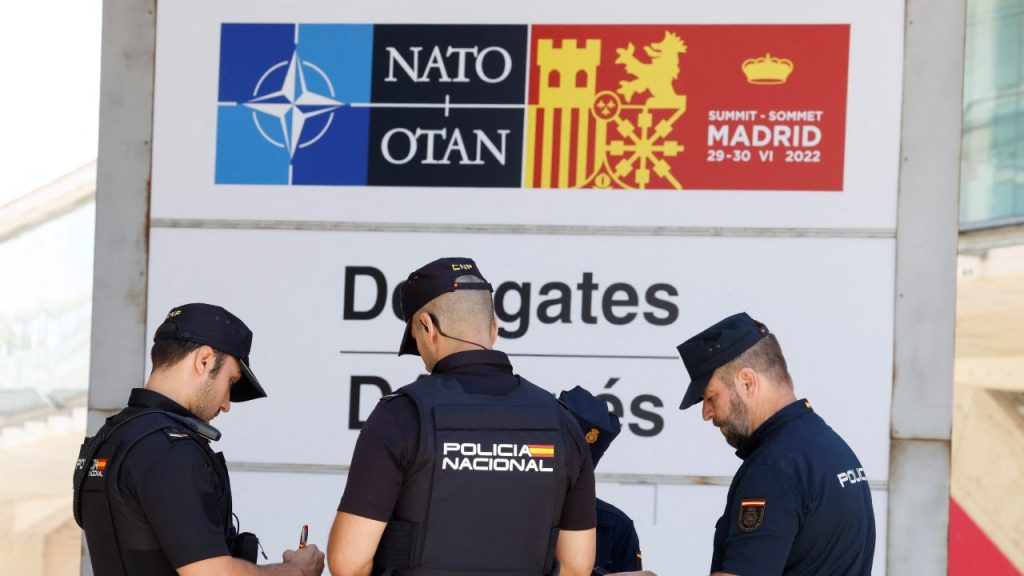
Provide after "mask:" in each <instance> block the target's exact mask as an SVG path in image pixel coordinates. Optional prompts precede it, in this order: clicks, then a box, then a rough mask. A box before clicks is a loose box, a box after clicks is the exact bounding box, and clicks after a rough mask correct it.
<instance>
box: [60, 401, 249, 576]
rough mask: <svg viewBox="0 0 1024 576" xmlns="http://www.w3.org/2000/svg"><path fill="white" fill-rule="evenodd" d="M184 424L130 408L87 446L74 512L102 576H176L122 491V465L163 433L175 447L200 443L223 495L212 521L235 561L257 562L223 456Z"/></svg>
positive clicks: (77, 470) (112, 419) (81, 455)
mask: <svg viewBox="0 0 1024 576" xmlns="http://www.w3.org/2000/svg"><path fill="white" fill-rule="evenodd" d="M185 420H186V419H185V418H184V417H182V416H180V415H177V414H173V413H170V412H165V411H162V410H158V409H152V408H131V407H130V408H127V409H125V410H123V411H121V412H120V413H118V414H116V415H114V416H111V417H110V418H108V419H107V421H106V423H105V424H104V425H103V427H102V428H100V430H99V431H97V433H96V436H93V437H90V438H86V439H85V442H83V444H82V448H81V451H80V452H79V458H78V462H77V464H76V468H75V475H74V484H75V486H74V488H75V494H74V508H75V510H74V512H75V520H76V521H77V522H78V524H79V526H81V527H82V528H83V529H84V530H85V538H86V542H87V543H88V546H89V553H90V558H91V560H92V567H93V572H94V573H95V574H96V575H97V576H107V575H116V576H128V575H130V574H152V575H161V574H168V575H171V574H177V571H176V570H175V569H174V567H173V566H171V565H170V562H169V560H168V559H167V557H166V555H164V554H163V552H162V551H161V550H160V546H159V542H158V541H157V540H156V537H155V535H154V533H153V530H152V527H149V525H148V522H147V521H146V519H145V518H144V517H143V518H139V517H138V515H137V514H135V513H133V510H134V508H133V505H132V504H131V503H130V502H129V501H128V500H127V499H126V495H125V494H124V492H123V491H122V489H121V485H120V483H121V481H122V477H121V470H122V464H123V463H124V462H125V461H126V459H127V456H128V454H129V452H130V451H131V450H132V448H134V447H135V446H136V445H137V444H138V443H139V442H140V441H141V440H143V439H144V438H146V437H148V436H149V435H151V434H154V433H158V432H160V433H166V434H168V436H169V437H170V438H173V439H175V441H182V442H196V443H197V444H199V445H200V446H201V447H202V448H203V453H204V454H205V455H206V458H207V465H208V466H209V468H210V470H211V478H210V481H211V483H212V484H214V485H215V487H216V488H217V492H218V493H219V494H220V497H219V498H217V500H216V502H215V507H216V510H215V511H213V514H214V516H213V517H215V518H223V519H224V526H225V534H224V538H225V542H226V543H227V544H228V549H229V550H231V554H232V556H236V557H240V558H245V559H247V560H250V561H251V562H255V561H256V546H257V545H258V543H257V542H256V541H255V536H252V535H250V536H251V541H248V540H250V539H249V538H245V539H244V540H246V541H244V542H243V539H242V538H240V536H239V535H238V534H237V532H236V530H235V527H234V524H233V523H232V522H231V486H230V482H229V478H228V472H227V466H226V465H225V462H224V457H223V455H222V454H220V453H214V452H213V450H212V449H211V448H210V446H209V443H208V442H207V441H206V439H204V438H203V437H202V436H200V435H199V434H197V433H196V432H195V431H193V430H190V429H188V428H186V427H185V426H182V425H181V423H182V422H184V421H185ZM190 489H191V487H190ZM147 527H148V529H147ZM181 529H182V530H189V529H191V528H190V527H188V526H182V527H181ZM243 547H244V548H245V550H243Z"/></svg>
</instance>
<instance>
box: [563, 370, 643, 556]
mask: <svg viewBox="0 0 1024 576" xmlns="http://www.w3.org/2000/svg"><path fill="white" fill-rule="evenodd" d="M558 400H559V401H560V402H561V403H562V404H563V405H564V406H565V407H566V408H568V409H569V412H571V413H572V415H573V416H575V417H576V421H577V422H578V423H579V425H580V428H581V430H582V431H583V439H584V440H585V441H586V443H587V446H589V447H590V459H591V460H592V461H593V463H594V468H597V463H598V461H600V460H601V456H603V455H604V452H605V450H607V449H608V446H610V445H611V443H612V440H615V437H616V436H618V435H619V432H620V431H621V430H622V425H621V424H620V423H619V417H618V416H616V415H615V413H614V412H610V411H609V410H608V404H607V403H605V401H604V400H601V399H600V398H596V397H594V395H593V394H591V393H590V392H587V391H586V390H584V389H583V388H580V387H579V386H577V387H575V388H573V389H572V390H566V391H564V392H562V393H561V394H559V395H558ZM640 569H641V554H640V537H639V536H637V533H636V528H635V527H634V526H633V520H632V519H631V518H630V517H629V516H628V515H626V513H625V512H623V511H622V510H619V509H618V508H616V507H615V506H612V505H611V504H609V503H607V502H605V501H604V500H601V499H600V498H598V499H597V555H596V560H595V562H594V572H593V574H594V576H599V575H601V574H611V573H615V572H625V571H634V570H640Z"/></svg>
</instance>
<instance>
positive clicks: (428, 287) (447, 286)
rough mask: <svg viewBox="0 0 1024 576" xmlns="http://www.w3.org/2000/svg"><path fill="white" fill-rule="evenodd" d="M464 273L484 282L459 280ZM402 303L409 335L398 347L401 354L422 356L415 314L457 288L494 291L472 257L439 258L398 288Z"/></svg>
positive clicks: (404, 336)
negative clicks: (414, 329) (415, 331)
mask: <svg viewBox="0 0 1024 576" xmlns="http://www.w3.org/2000/svg"><path fill="white" fill-rule="evenodd" d="M460 276H476V277H478V278H480V280H482V282H456V281H455V279H456V278H458V277H460ZM398 288H399V294H400V298H399V301H400V302H401V303H402V319H403V320H405V334H404V335H403V336H402V344H401V345H400V346H399V348H398V355H399V356H401V355H402V354H415V355H417V356H419V355H420V351H419V350H418V349H417V348H416V340H414V339H413V337H412V315H413V314H415V313H416V311H417V310H419V309H420V308H423V306H425V305H426V304H427V302H430V301H431V300H433V299H434V298H437V297H438V296H440V295H441V294H446V293H448V292H454V291H456V290H488V291H490V292H494V289H493V288H491V285H490V284H488V283H487V281H486V280H484V275H483V274H481V273H480V269H479V268H477V266H476V262H473V259H472V258H439V259H437V260H434V261H433V262H431V263H430V264H427V265H426V266H423V267H422V268H420V269H419V270H416V271H415V272H413V273H412V274H409V277H408V278H406V280H405V282H402V284H401V285H400V286H399V287H398Z"/></svg>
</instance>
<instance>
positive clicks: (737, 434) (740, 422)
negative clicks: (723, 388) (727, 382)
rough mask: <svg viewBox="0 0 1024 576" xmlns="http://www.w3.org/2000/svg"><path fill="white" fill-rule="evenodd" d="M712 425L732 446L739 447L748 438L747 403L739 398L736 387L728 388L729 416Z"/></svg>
mask: <svg viewBox="0 0 1024 576" xmlns="http://www.w3.org/2000/svg"><path fill="white" fill-rule="evenodd" d="M714 425H715V426H718V429H719V430H721V431H722V434H723V435H724V436H725V441H726V443H728V444H729V446H732V447H733V448H739V447H740V446H743V445H744V444H746V443H747V440H749V439H750V433H749V432H748V431H747V405H746V404H744V403H743V401H742V400H740V396H739V394H737V393H736V388H735V387H734V388H732V389H730V390H729V416H728V417H726V418H725V420H719V421H714Z"/></svg>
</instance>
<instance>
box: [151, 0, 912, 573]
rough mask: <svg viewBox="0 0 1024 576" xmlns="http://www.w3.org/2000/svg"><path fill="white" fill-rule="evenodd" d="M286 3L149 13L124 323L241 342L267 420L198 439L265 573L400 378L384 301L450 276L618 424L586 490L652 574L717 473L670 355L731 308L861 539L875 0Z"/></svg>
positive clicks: (881, 88)
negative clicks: (805, 408)
mask: <svg viewBox="0 0 1024 576" xmlns="http://www.w3.org/2000/svg"><path fill="white" fill-rule="evenodd" d="M293 4H294V3H284V2H273V1H270V0H256V1H253V0H248V1H242V0H230V1H225V2H218V3H213V4H210V3H204V2H199V1H198V0H178V1H176V2H173V3H164V4H161V9H160V12H159V15H158V22H157V56H156V83H155V112H154V124H153V134H154V136H153V162H152V194H151V205H150V206H151V208H150V217H151V231H150V254H149V268H148V269H149V283H150V284H149V293H148V295H147V299H146V302H147V306H148V317H147V330H148V332H149V333H150V334H152V332H153V330H155V329H156V326H157V325H159V323H160V322H161V321H162V319H163V316H164V315H165V314H166V312H167V310H169V309H170V308H171V307H173V306H175V305H177V304H181V303H184V302H191V301H205V302H213V303H217V304H221V305H223V306H225V307H226V308H228V309H229V310H231V311H232V312H234V313H235V314H237V315H238V316H239V317H241V318H242V319H244V320H245V322H246V323H247V324H249V325H250V326H251V327H252V328H253V330H254V332H255V338H254V348H253V351H252V356H251V358H252V362H253V367H254V370H255V372H256V373H257V374H258V375H259V377H260V379H261V381H262V382H263V383H264V385H265V387H266V388H267V390H268V393H269V397H268V398H267V399H266V400H260V401H256V402H249V403H246V404H243V405H239V406H236V407H235V408H234V409H233V410H232V411H231V413H230V414H228V415H225V416H222V417H221V418H219V419H218V420H217V421H216V422H215V424H218V425H220V427H221V429H222V431H223V432H224V440H222V441H221V442H220V446H219V448H220V449H222V450H224V452H225V454H226V456H227V459H228V462H229V465H231V466H232V467H233V468H232V470H233V472H232V480H233V488H234V490H235V492H236V498H235V505H236V507H237V508H238V509H239V515H240V517H241V518H243V519H244V521H245V522H246V524H245V529H247V530H252V531H254V532H256V533H258V534H260V536H261V537H262V538H263V542H264V546H265V547H266V548H267V551H268V553H273V552H275V551H276V550H280V549H282V548H284V547H288V546H293V545H294V542H293V540H294V538H295V534H293V532H295V531H296V528H297V527H299V526H301V525H302V524H304V523H314V525H315V526H316V527H317V528H318V530H314V531H313V534H314V535H316V534H320V535H321V536H324V537H325V535H326V531H327V526H326V524H328V523H329V522H330V519H331V518H332V517H333V513H334V510H335V507H336V506H337V502H338V498H339V497H340V495H341V491H342V489H343V487H344V482H345V473H344V467H345V466H347V465H348V464H349V461H350V459H351V455H352V450H353V448H354V446H355V442H356V439H357V438H358V434H359V430H360V429H361V427H362V425H363V423H365V421H366V418H367V417H368V416H369V414H370V412H371V411H372V410H373V408H374V406H375V405H376V403H377V401H378V400H379V398H380V397H381V396H382V395H384V394H387V393H389V392H392V391H394V390H396V389H398V388H399V387H401V386H402V385H404V384H407V383H409V382H411V381H413V380H415V379H416V378H417V377H418V376H420V375H421V374H423V372H424V368H423V365H422V362H420V359H419V358H417V357H410V356H406V357H402V358H398V357H397V356H396V355H397V349H398V346H399V341H400V339H401V335H402V331H403V328H404V325H403V323H402V322H401V320H400V318H399V315H398V313H397V302H396V299H395V291H396V288H397V286H398V284H399V283H400V282H401V281H402V280H403V279H404V278H405V276H406V275H408V273H409V272H410V271H412V270H414V269H415V268H417V267H419V266H421V265H423V264H425V263H427V262H429V261H431V260H434V259H436V258H439V257H445V256H468V257H472V258H474V259H475V260H476V262H477V264H478V265H479V266H480V268H481V270H482V271H483V273H484V274H485V276H486V277H487V279H488V280H489V281H490V282H491V283H492V284H493V286H494V287H495V293H494V301H495V309H496V314H497V318H498V322H499V338H498V342H497V348H499V349H501V350H504V351H506V352H508V353H509V355H510V357H511V360H512V363H513V365H514V367H515V369H516V370H517V371H518V372H519V373H521V374H522V375H523V376H524V377H526V378H528V379H530V380H531V381H534V382H535V383H537V384H538V385H541V386H542V387H544V388H545V389H547V390H549V391H551V392H552V393H557V392H559V391H561V390H566V389H570V388H572V387H574V386H576V385H580V386H583V387H584V388H585V389H587V390H589V391H590V392H592V393H594V394H595V395H599V396H600V397H602V398H604V399H605V400H606V401H607V402H608V405H609V408H610V409H612V410H614V411H615V412H616V413H618V414H619V415H620V417H621V419H622V423H623V431H622V433H621V435H620V436H619V437H618V438H617V439H616V441H615V443H614V444H613V445H612V446H611V448H610V449H609V451H608V453H607V454H606V456H604V458H603V459H602V461H601V465H600V467H599V469H598V470H597V472H598V474H599V486H598V491H599V493H600V494H601V495H602V497H604V498H605V499H607V500H609V501H611V502H612V503H614V504H615V505H616V506H618V507H620V508H622V509H624V510H626V511H627V512H628V513H630V514H631V515H632V516H633V519H634V521H635V522H636V525H637V527H638V530H639V531H640V536H641V541H642V542H643V547H644V557H645V563H646V565H647V566H649V567H651V568H653V569H654V570H656V571H658V572H659V573H663V574H683V573H687V574H688V573H693V574H697V573H701V571H702V570H707V568H708V565H709V562H710V550H711V538H712V535H713V532H714V524H715V521H716V520H717V519H718V517H719V515H720V514H721V511H722V507H723V506H724V504H725V492H726V490H727V486H728V482H729V479H730V478H731V476H732V474H733V473H734V472H735V470H736V468H737V467H738V465H739V460H738V459H737V458H736V457H735V455H734V453H733V450H732V449H730V448H729V447H728V446H727V445H726V443H725V442H724V440H723V439H722V438H721V434H720V433H719V432H718V430H717V429H715V428H714V427H713V426H712V425H710V424H709V423H706V422H703V421H702V420H701V418H700V414H699V411H696V410H693V409H691V410H688V411H685V412H680V411H679V410H678V408H677V407H678V405H679V402H680V399H681V397H682V394H683V391H684V388H685V385H686V383H687V382H688V377H687V375H686V373H685V369H684V367H683V364H682V362H681V361H680V360H679V358H678V355H677V354H676V351H675V346H676V345H678V344H679V343H680V342H682V341H683V340H684V339H686V338H687V337H688V336H691V335H693V334H695V333H696V332H698V331H700V330H701V329H703V328H705V327H707V326H709V325H710V324H712V323H713V322H715V321H717V320H719V319H721V318H723V317H725V316H727V315H729V314H732V313H735V312H739V311H747V312H748V313H750V314H751V315H752V316H753V317H755V318H757V319H759V320H761V321H763V322H765V323H766V324H767V325H768V326H769V328H770V329H771V330H772V331H773V332H775V333H776V334H777V335H778V336H779V338H780V341H781V342H782V345H783V349H784V350H785V352H786V354H787V357H788V359H789V363H790V369H791V371H792V374H793V377H794V380H795V383H796V388H797V394H798V395H799V396H800V397H807V398H808V399H809V400H810V401H811V403H812V405H813V406H814V407H815V409H816V410H817V411H818V412H819V413H820V414H821V415H822V416H823V417H824V418H825V420H826V421H827V422H829V424H830V425H831V426H832V427H833V428H835V429H836V430H837V431H838V432H839V433H840V434H841V435H843V436H844V438H846V439H847V440H848V442H849V443H850V444H851V446H852V447H853V448H854V450H855V451H856V452H857V454H858V455H859V457H860V460H861V462H862V464H863V465H864V472H863V476H864V477H866V478H867V480H868V481H870V482H872V485H873V487H874V488H875V490H874V494H875V498H876V500H875V509H876V513H877V515H878V517H877V525H878V526H879V530H880V536H879V538H880V539H879V542H884V527H885V525H886V507H885V498H886V496H887V493H886V484H885V483H886V481H887V479H888V477H889V470H888V467H889V428H890V426H889V422H890V420H889V413H890V403H891V397H892V374H893V354H892V350H893V323H894V320H893V308H894V301H895V295H894V286H895V235H896V198H897V176H898V168H899V162H898V159H899V128H898V126H899V117H900V106H901V102H900V86H901V78H902V76H901V74H902V72H901V69H900V61H899V59H894V58H893V57H892V55H893V54H899V53H900V49H901V41H902V40H901V39H902V34H903V26H902V15H903V11H902V6H901V5H900V4H899V3H892V2H884V1H882V0H869V1H866V2H861V3H855V4H848V5H837V4H834V3H818V4H814V5H813V6H810V5H808V4H807V3H803V2H795V1H790V0H785V1H783V2H781V3H776V4H773V5H772V6H770V7H767V6H764V5H763V4H761V3H755V2H746V3H741V4H742V6H745V7H744V8H742V9H741V8H738V7H737V6H739V5H736V6H733V5H728V6H727V5H725V4H721V3H719V4H721V5H719V4H707V3H703V2H692V1H683V2H681V3H668V2H653V1H650V2H648V1H646V0H638V1H633V2H618V1H612V0H590V1H588V2H587V3H585V5H583V4H578V3H569V2H563V3H554V2H549V1H547V0H521V1H518V2H502V3H480V2H464V1H462V0H439V1H435V2H429V3H427V2H413V1H401V2H379V3H372V4H371V3H344V4H338V3H334V2H321V1H312V2H303V3H299V5H293ZM730 6H731V7H730ZM769 12H770V13H769ZM857 474H858V476H857V478H858V480H859V479H860V477H861V476H860V473H859V472H858V473H857ZM609 475H610V476H609ZM284 485H287V486H288V491H287V492H288V494H290V495H291V496H290V499H289V501H288V502H287V503H284V502H282V503H280V505H277V503H276V502H272V501H271V500H273V499H269V498H267V492H268V491H270V490H280V487H281V486H284ZM292 524H294V526H292ZM311 538H313V536H311ZM312 541H317V542H318V543H323V542H324V540H323V538H321V539H320V540H316V539H313V540H312ZM681 543H682V544H681ZM876 549H877V550H878V555H877V558H876V565H875V568H876V571H877V572H879V573H881V572H884V554H885V547H884V546H881V545H880V546H878V547H877V548H876Z"/></svg>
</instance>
